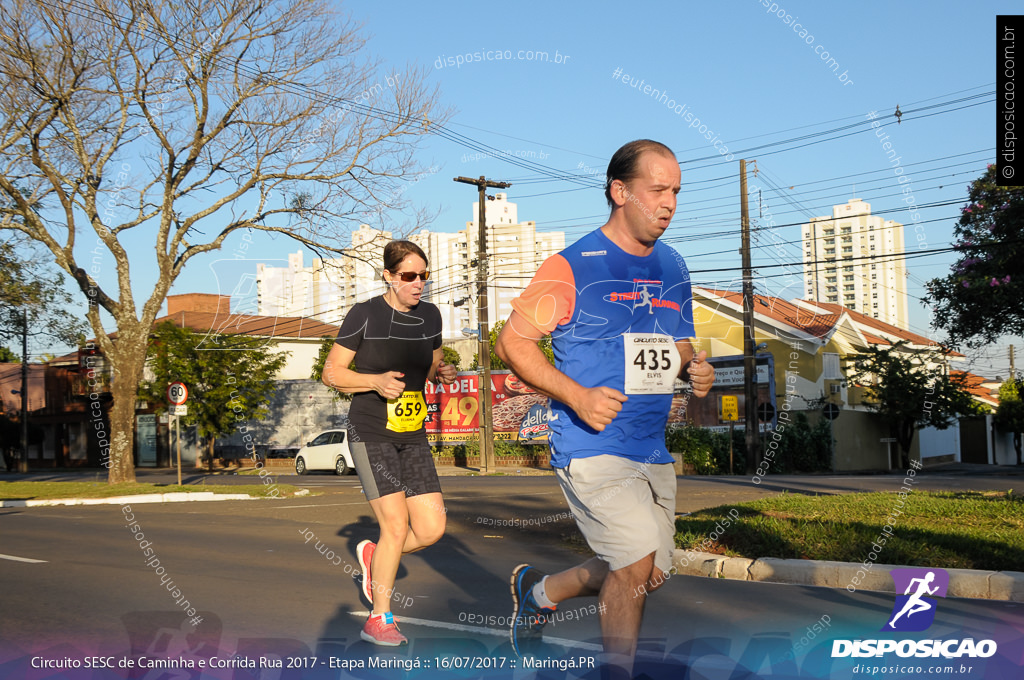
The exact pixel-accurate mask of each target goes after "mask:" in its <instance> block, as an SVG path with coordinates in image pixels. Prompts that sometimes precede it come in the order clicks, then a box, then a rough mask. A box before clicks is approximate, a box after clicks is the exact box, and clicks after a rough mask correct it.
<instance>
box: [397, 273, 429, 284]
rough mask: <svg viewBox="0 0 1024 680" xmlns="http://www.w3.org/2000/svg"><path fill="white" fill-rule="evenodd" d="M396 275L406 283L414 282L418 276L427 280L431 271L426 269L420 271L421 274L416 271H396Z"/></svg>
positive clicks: (422, 279)
mask: <svg viewBox="0 0 1024 680" xmlns="http://www.w3.org/2000/svg"><path fill="white" fill-rule="evenodd" d="M394 276H397V277H398V278H400V279H401V280H402V281H403V282H405V283H412V282H413V281H415V280H416V279H417V278H419V280H420V281H426V280H427V279H429V278H430V272H429V271H425V272H420V273H419V274H417V273H416V272H395V274H394Z"/></svg>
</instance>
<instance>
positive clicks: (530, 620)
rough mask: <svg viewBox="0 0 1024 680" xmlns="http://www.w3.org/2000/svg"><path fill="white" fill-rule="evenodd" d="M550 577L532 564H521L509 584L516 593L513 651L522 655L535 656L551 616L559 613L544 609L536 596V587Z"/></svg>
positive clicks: (514, 595)
mask: <svg viewBox="0 0 1024 680" xmlns="http://www.w3.org/2000/svg"><path fill="white" fill-rule="evenodd" d="M546 575H547V574H545V573H544V572H542V571H540V570H539V569H537V568H536V567H531V566H530V565H528V564H520V565H519V566H518V567H516V568H515V570H514V571H513V572H512V578H511V580H510V582H509V585H510V587H511V590H512V625H511V626H510V631H509V636H510V637H511V639H512V649H514V650H515V651H516V654H518V655H519V656H522V655H523V654H524V653H532V651H533V649H534V648H535V647H536V643H537V642H539V641H540V639H541V637H542V636H543V634H544V625H545V624H546V623H547V622H548V619H547V616H548V614H551V613H552V612H554V611H555V608H554V607H541V606H540V605H539V604H537V599H536V598H535V597H534V596H533V586H534V585H536V584H537V583H538V582H539V581H540V580H541V579H543V578H544V577H545V576H546Z"/></svg>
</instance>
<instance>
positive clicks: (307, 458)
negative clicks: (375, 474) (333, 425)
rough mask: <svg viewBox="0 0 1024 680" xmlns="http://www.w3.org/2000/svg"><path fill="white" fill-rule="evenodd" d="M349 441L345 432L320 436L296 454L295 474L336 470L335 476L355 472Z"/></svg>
mask: <svg viewBox="0 0 1024 680" xmlns="http://www.w3.org/2000/svg"><path fill="white" fill-rule="evenodd" d="M347 440H348V436H347V433H346V432H345V430H327V431H326V432H322V433H320V434H318V435H317V436H316V437H315V438H314V439H313V441H311V442H309V443H307V444H306V445H305V446H303V447H302V448H301V449H299V452H298V453H296V454H295V473H296V474H299V475H304V474H306V473H307V472H316V471H318V470H334V474H337V475H345V474H349V473H350V472H355V462H354V461H353V460H352V452H351V451H349V450H348V441H347Z"/></svg>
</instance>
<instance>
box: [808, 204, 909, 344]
mask: <svg viewBox="0 0 1024 680" xmlns="http://www.w3.org/2000/svg"><path fill="white" fill-rule="evenodd" d="M801 229H802V234H803V251H804V252H803V262H804V295H805V296H806V297H807V299H809V300H818V301H819V302H832V303H837V304H841V305H843V306H844V307H848V308H849V309H854V310H856V311H858V312H860V313H862V314H865V315H867V316H871V317H873V318H876V319H880V320H881V321H884V322H886V323H890V324H892V325H894V326H898V327H900V328H907V327H908V309H907V305H908V303H907V275H906V272H907V269H906V263H905V259H904V257H903V255H902V253H903V251H904V245H903V225H902V224H900V223H899V222H894V221H893V220H883V219H882V218H881V217H878V216H873V215H872V214H871V205H870V204H869V203H865V202H864V201H862V200H860V199H859V198H851V199H850V200H849V201H847V202H846V203H845V204H844V205H836V206H833V207H832V216H831V217H827V216H826V217H813V218H811V221H810V222H809V223H808V224H804V225H801ZM897 253H899V255H896V254H897Z"/></svg>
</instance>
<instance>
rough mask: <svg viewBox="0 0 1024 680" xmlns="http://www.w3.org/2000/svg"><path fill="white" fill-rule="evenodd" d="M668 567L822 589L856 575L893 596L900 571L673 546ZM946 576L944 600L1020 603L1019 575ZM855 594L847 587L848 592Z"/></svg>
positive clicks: (966, 572) (1023, 594)
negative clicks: (894, 576)
mask: <svg viewBox="0 0 1024 680" xmlns="http://www.w3.org/2000/svg"><path fill="white" fill-rule="evenodd" d="M672 563H673V565H674V566H675V567H676V569H677V570H678V573H680V574H686V575H688V576H705V577H707V578H727V579H733V580H736V581H763V582H767V583H785V584H790V585H802V586H821V587H824V588H846V589H847V590H849V589H850V588H851V587H853V586H852V581H853V579H854V578H855V577H858V572H860V576H859V579H860V583H859V589H860V590H870V591H874V592H879V593H895V588H894V586H893V581H892V579H891V578H890V577H889V571H890V570H892V569H905V568H906V567H903V566H900V565H896V564H875V565H873V567H868V568H867V569H865V567H864V565H863V564H859V563H856V562H825V561H817V560H786V559H779V558H775V557H762V558H759V559H756V560H752V559H749V558H746V557H726V556H725V555H716V554H714V553H704V552H692V551H689V550H681V549H679V548H677V549H676V550H675V552H674V553H673V556H672ZM945 571H946V572H947V573H948V574H949V590H948V591H947V593H946V594H947V596H949V597H965V598H972V599H982V600H1007V601H1010V602H1024V572H1020V571H979V570H975V569H946V570H945ZM854 590H857V588H853V590H851V591H850V592H853V591H854Z"/></svg>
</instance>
